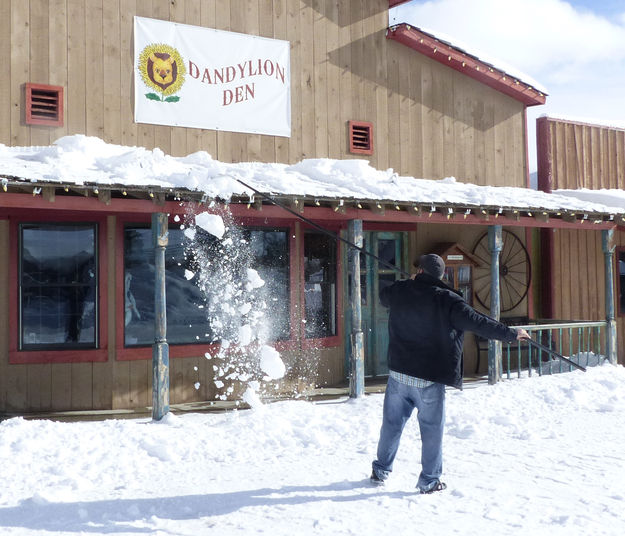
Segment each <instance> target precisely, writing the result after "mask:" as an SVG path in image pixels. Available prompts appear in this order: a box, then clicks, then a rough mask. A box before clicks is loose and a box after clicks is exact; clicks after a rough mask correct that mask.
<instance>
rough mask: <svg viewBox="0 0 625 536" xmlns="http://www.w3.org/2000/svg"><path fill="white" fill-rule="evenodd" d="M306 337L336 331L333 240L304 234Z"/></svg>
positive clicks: (333, 333) (322, 335) (334, 246)
mask: <svg viewBox="0 0 625 536" xmlns="http://www.w3.org/2000/svg"><path fill="white" fill-rule="evenodd" d="M304 277H305V283H304V293H305V299H304V303H305V318H306V328H305V334H306V338H319V337H329V336H331V335H336V240H334V239H332V238H331V237H329V236H327V235H325V234H321V233H316V232H312V231H310V232H306V233H305V234H304Z"/></svg>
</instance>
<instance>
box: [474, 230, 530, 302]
mask: <svg viewBox="0 0 625 536" xmlns="http://www.w3.org/2000/svg"><path fill="white" fill-rule="evenodd" d="M502 239H503V247H502V249H501V255H500V257H499V284H500V289H501V290H500V293H501V312H502V313H504V312H506V311H510V310H512V309H514V308H515V307H516V306H517V305H519V303H521V301H523V298H525V296H526V295H527V291H528V290H529V286H530V281H531V279H532V270H531V266H530V257H529V255H528V253H527V249H525V246H524V245H523V243H522V242H521V240H519V238H518V237H517V236H516V235H515V234H514V233H511V232H510V231H506V230H504V231H503V233H502ZM473 255H475V256H476V257H477V258H478V259H479V260H480V262H481V266H477V267H476V268H475V269H474V276H473V288H474V289H475V297H476V299H477V301H478V302H480V304H481V305H482V306H483V307H485V308H486V309H489V308H490V281H491V253H490V251H489V249H488V232H486V233H484V234H483V235H482V236H480V238H479V240H478V241H477V243H476V244H475V247H474V248H473Z"/></svg>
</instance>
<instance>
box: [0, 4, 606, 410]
mask: <svg viewBox="0 0 625 536" xmlns="http://www.w3.org/2000/svg"><path fill="white" fill-rule="evenodd" d="M397 3H398V2H396V1H395V2H393V1H391V2H387V1H386V0H374V1H364V0H351V1H348V2H336V1H330V0H321V1H313V0H278V1H273V2H269V1H266V0H231V1H228V0H215V1H204V0H25V1H21V0H20V1H17V0H14V1H10V2H2V4H1V5H0V24H1V25H2V32H1V35H2V37H0V51H1V52H2V53H3V57H5V58H10V61H5V62H3V64H2V66H1V67H0V69H2V76H1V77H0V86H1V87H0V143H3V144H5V145H9V146H47V145H50V144H52V143H53V142H55V140H57V139H59V138H61V137H63V136H66V135H75V134H85V135H87V136H95V137H98V138H101V139H102V140H104V141H105V142H107V143H112V144H118V145H126V146H139V147H145V148H148V149H152V148H157V147H158V148H160V149H161V150H162V151H163V152H164V153H166V154H171V155H173V156H182V155H187V154H190V153H193V152H196V151H200V150H201V151H206V152H208V153H209V154H210V155H212V157H213V158H214V159H216V160H219V161H222V162H281V163H296V162H298V161H300V160H302V159H306V158H332V159H351V158H366V159H367V160H368V161H369V162H370V164H371V165H372V166H373V167H374V168H377V169H387V168H393V169H394V170H395V171H396V172H397V173H399V174H400V175H407V176H413V177H422V178H427V179H441V178H445V177H452V176H453V177H458V178H459V179H461V180H462V181H465V182H470V183H473V184H476V185H481V186H515V187H527V186H528V184H529V176H528V164H527V128H528V126H527V120H526V108H527V106H530V105H538V104H541V103H544V101H545V95H543V94H542V93H541V92H540V90H538V89H536V88H534V87H532V86H531V85H528V84H526V83H524V82H523V81H522V80H518V79H515V78H514V77H510V76H509V75H507V74H506V73H505V72H503V71H499V70H498V69H497V68H496V67H495V66H492V65H489V64H485V63H483V62H482V61H480V60H479V58H476V57H474V56H471V55H470V54H467V53H465V52H464V51H462V50H460V49H457V48H455V47H454V46H453V45H452V44H450V43H446V42H444V41H440V40H438V39H436V37H435V36H432V35H429V34H427V33H425V32H422V31H420V30H419V29H417V28H413V27H411V26H409V25H406V24H402V25H398V26H396V27H393V28H389V27H388V9H389V5H390V6H392V5H394V4H397ZM135 16H139V17H147V18H153V19H159V20H164V21H171V22H176V23H183V24H189V25H195V26H202V27H206V28H215V29H219V30H226V31H231V32H239V33H243V34H248V35H258V36H264V37H270V38H275V39H280V40H284V41H288V42H289V43H290V63H291V65H290V73H291V136H290V137H281V136H270V135H263V134H241V133H236V132H226V131H216V130H202V129H194V128H183V127H170V126H156V125H148V124H141V123H135V121H134V119H133V117H134V115H133V112H134V110H133V92H134V87H133V81H132V80H133V76H132V73H133V70H134V65H133V19H134V17H135ZM29 83H30V84H35V85H43V86H44V88H45V86H54V87H55V88H62V92H61V93H60V102H58V103H57V104H58V105H59V106H60V110H58V111H60V112H61V113H62V120H61V121H58V122H57V124H54V125H52V124H47V125H41V124H32V122H31V121H28V114H29V112H28V110H27V108H28V107H27V104H28V103H27V101H28V99H29V97H28V96H27V89H28V88H27V87H25V86H26V84H29ZM36 89H37V88H36ZM57 95H59V94H58V93H57ZM351 122H358V124H364V125H366V127H367V128H368V131H367V135H368V139H369V141H370V142H371V143H372V147H370V148H369V149H370V150H369V151H368V152H365V153H363V152H362V151H354V144H353V141H354V139H353V131H351V130H350V125H351V124H352V123H351ZM0 176H2V177H4V179H5V181H4V182H3V185H4V186H5V188H4V192H0V252H2V253H1V254H0V285H1V288H2V292H0V321H1V322H0V324H1V325H2V326H3V327H2V331H1V332H0V333H1V337H0V412H3V413H20V412H21V413H24V412H32V411H47V410H97V409H105V410H106V409H124V408H135V407H146V406H149V405H150V402H151V400H152V395H151V383H152V372H151V362H150V358H151V352H150V348H149V347H148V346H141V345H137V344H134V343H132V341H131V342H130V343H129V338H128V337H129V336H128V329H127V318H128V315H129V316H130V318H131V319H132V313H128V307H129V301H128V299H129V298H128V293H127V289H128V286H127V285H128V283H127V275H128V270H129V268H128V266H130V264H129V263H130V261H129V258H128V253H127V250H128V247H129V246H128V244H129V243H132V237H131V238H128V237H129V233H131V234H132V233H135V234H134V235H133V236H135V238H136V236H138V235H140V232H141V229H143V228H147V227H149V224H150V218H151V215H152V214H153V213H156V212H166V213H168V214H169V218H170V224H171V225H172V228H174V227H175V226H176V222H177V221H179V217H182V216H184V214H186V213H187V211H188V210H192V211H196V212H197V211H201V207H200V201H201V200H200V198H199V197H198V196H196V195H194V194H192V193H189V192H187V194H188V196H187V197H186V201H188V204H187V205H186V206H185V207H181V204H180V201H179V199H177V195H178V194H175V193H174V194H172V193H171V192H170V193H168V192H161V193H160V194H157V195H156V196H155V195H154V193H153V192H152V191H148V190H145V189H144V190H141V189H136V190H135V191H128V192H126V191H122V190H123V189H122V188H118V187H109V188H107V187H103V186H100V187H99V189H98V185H83V186H81V187H79V188H72V187H65V188H64V187H60V186H59V185H54V184H53V185H50V184H45V183H42V184H33V183H28V182H25V181H21V180H19V179H20V177H10V176H9V177H7V176H6V174H4V173H3V170H1V169H0ZM33 188H35V190H37V191H36V192H35V191H33ZM33 193H35V194H36V195H33ZM282 201H284V202H285V203H291V206H296V205H297V203H295V202H296V201H297V199H283V200H282ZM314 201H315V200H313V199H305V200H302V202H301V204H300V205H299V208H298V209H297V210H299V211H300V212H301V213H302V214H303V215H305V216H306V217H308V218H310V219H313V220H315V221H316V222H317V223H319V224H321V225H323V226H324V227H327V228H329V229H331V230H333V231H335V232H338V233H342V234H343V235H344V236H345V233H346V230H347V225H348V222H349V221H350V220H353V219H360V220H362V221H363V222H364V230H365V239H366V240H367V241H368V243H369V244H372V245H373V250H374V251H375V252H376V253H377V254H383V255H386V256H388V257H389V258H392V259H393V262H394V263H395V264H397V265H398V266H401V267H402V268H403V269H404V270H407V271H409V270H410V265H411V261H412V260H413V259H414V258H415V256H416V255H418V254H420V253H423V252H427V251H431V250H434V249H437V248H447V249H448V250H449V251H452V249H449V248H453V247H456V248H460V249H454V250H453V251H455V253H454V254H452V256H453V255H455V256H456V257H455V258H457V257H458V251H462V250H464V251H466V252H474V251H475V248H476V247H477V246H478V245H479V243H480V242H481V241H483V239H484V236H485V233H486V231H487V228H488V226H489V225H493V224H494V223H495V222H496V221H497V222H499V223H501V222H502V220H504V222H503V225H504V226H505V227H506V230H507V231H508V232H509V233H510V236H511V237H512V238H511V240H516V241H518V242H519V244H521V246H522V248H523V249H524V250H526V251H529V252H530V254H531V251H532V248H531V238H532V231H531V229H530V228H532V227H547V226H550V225H552V224H550V223H549V217H548V216H545V217H543V218H542V219H540V218H537V217H536V215H532V214H529V213H528V214H517V211H514V214H512V211H511V213H510V214H508V216H509V217H508V218H504V217H502V219H501V220H496V218H498V217H499V215H500V213H497V210H496V208H495V209H493V207H483V208H482V209H481V210H475V209H473V211H471V210H470V209H467V211H466V212H465V213H464V216H463V215H462V212H458V211H456V212H455V215H456V217H455V218H453V217H451V216H452V214H454V209H452V208H451V207H445V208H444V209H443V208H441V207H439V208H438V209H434V210H431V211H430V210H427V211H426V210H417V209H415V211H414V212H412V213H410V212H409V210H408V209H412V208H414V207H412V206H402V207H400V206H397V207H391V206H387V207H386V210H385V207H384V206H376V204H373V205H371V206H368V207H364V208H363V207H357V206H351V207H343V206H338V205H337V204H336V203H335V202H334V201H333V200H325V201H323V202H322V203H318V202H314ZM247 204H248V200H247V199H234V200H233V202H232V203H231V205H230V209H231V211H232V215H233V218H234V221H235V222H237V223H238V224H240V225H241V226H242V227H247V228H248V229H250V232H252V231H253V230H260V231H259V232H261V234H262V233H265V234H263V237H266V236H267V234H268V233H277V234H280V236H281V237H282V238H281V240H283V242H282V244H283V246H284V251H285V252H286V253H285V254H284V256H282V257H281V258H282V260H283V265H282V266H281V267H280V269H282V270H283V271H282V272H281V273H283V274H286V275H284V277H285V278H286V279H285V280H286V281H288V285H287V287H288V290H287V291H286V294H285V300H286V302H287V303H288V311H287V312H286V313H285V314H286V317H287V319H288V324H289V326H288V327H287V328H285V330H286V331H285V333H284V334H283V336H282V337H280V338H279V340H277V341H276V343H275V345H276V347H277V348H278V349H279V350H280V351H281V353H282V356H283V359H284V360H285V362H286V363H287V365H288V367H289V370H290V374H288V375H287V378H286V379H285V380H283V382H282V384H281V386H280V387H279V390H283V391H285V392H288V391H289V390H290V389H292V388H293V385H295V386H296V387H297V385H296V384H298V383H307V384H308V383H310V384H317V385H335V384H339V383H341V382H343V381H344V380H345V378H346V374H347V370H346V354H347V353H348V351H349V337H348V332H347V328H346V323H345V318H346V315H347V314H348V307H349V304H348V301H347V299H346V295H347V289H348V278H347V271H346V262H347V261H346V259H347V253H346V248H345V247H344V245H342V244H341V243H336V244H330V243H327V241H326V242H323V240H321V239H320V238H319V236H318V235H316V234H315V233H314V232H313V231H314V229H311V228H310V227H309V226H307V225H306V224H305V223H303V222H301V221H299V220H298V218H297V217H294V216H292V215H289V214H288V213H285V211H283V210H281V209H280V208H278V207H275V206H272V205H270V204H268V203H264V204H261V205H259V206H257V207H255V208H253V209H252V210H249V209H248V208H247V206H246V205H247ZM378 205H379V204H378ZM189 207H192V208H189ZM456 209H457V207H456ZM502 216H504V215H502ZM552 217H556V216H555V214H553V215H552ZM558 221H559V220H558ZM552 222H553V220H552ZM561 224H562V227H563V228H568V227H569V226H571V225H573V224H571V223H570V222H568V223H567V222H564V221H562V222H561ZM76 225H82V226H83V227H84V228H81V231H84V232H86V233H87V235H86V236H88V237H89V238H88V240H90V242H89V243H90V244H91V246H92V249H93V252H94V253H93V255H92V258H91V261H90V262H91V266H92V268H93V269H97V274H98V278H97V281H98V283H97V286H96V287H95V289H92V291H93V292H95V293H96V294H97V295H98V297H99V299H98V300H97V301H96V302H95V304H94V307H95V309H96V312H97V314H94V318H97V323H96V325H95V327H94V329H93V333H92V340H91V339H90V341H89V343H88V344H87V345H86V346H85V347H84V348H82V347H80V345H74V346H72V345H70V346H69V347H63V344H61V345H60V346H61V347H46V345H45V344H44V345H39V344H38V342H37V338H36V335H37V334H36V333H35V334H34V335H33V337H34V338H33V339H32V340H31V339H28V337H26V335H25V332H24V323H25V321H24V314H23V303H22V302H21V301H20V300H22V298H21V296H22V294H21V292H22V290H20V289H21V287H19V286H18V281H21V282H22V283H23V280H22V279H20V278H22V276H23V274H25V273H27V272H28V269H27V263H26V261H27V259H26V256H25V254H24V252H25V247H24V244H25V243H26V241H27V239H28V236H27V234H28V232H30V231H32V230H34V231H42V230H43V231H47V230H50V229H51V227H53V228H54V230H55V231H66V230H67V227H71V226H76ZM602 225H603V227H607V226H610V225H612V224H611V223H610V222H608V221H606V222H604V223H602ZM565 232H568V231H562V233H563V234H564V233H565ZM276 236H277V235H276ZM593 236H594V235H593ZM39 240H40V238H39ZM587 240H594V238H590V237H589V238H587ZM319 252H323V255H322V254H321V253H319ZM460 256H461V255H460ZM599 258H600V257H599ZM311 259H312V260H311ZM313 261H319V262H320V263H321V265H322V267H323V273H324V278H325V279H324V280H322V281H321V283H322V285H321V286H320V287H319V288H326V287H325V286H324V285H327V288H331V289H332V291H331V293H332V296H331V298H328V300H329V301H328V303H331V304H332V305H331V311H330V312H329V313H328V315H329V317H331V318H332V320H328V321H327V322H326V324H324V326H325V328H324V329H325V331H324V330H321V331H319V332H315V331H314V330H311V331H307V328H306V327H305V325H306V324H305V322H304V321H305V320H306V319H307V317H306V315H307V314H308V313H307V303H306V292H307V289H309V288H310V287H309V285H313V286H314V285H316V284H317V281H315V280H313V279H308V277H309V275H310V273H311V271H312V270H309V269H308V268H309V266H308V264H307V263H310V262H313ZM530 262H531V261H530V260H529V259H528V261H527V269H528V271H529V263H530ZM363 263H364V264H363V266H362V269H363V273H364V274H365V277H364V278H363V291H364V293H365V296H368V298H367V299H368V300H369V301H367V303H368V304H369V305H370V307H365V308H364V311H363V317H364V320H365V322H366V323H367V322H368V326H369V327H368V328H367V329H369V330H370V331H371V330H374V331H375V333H374V332H373V331H372V333H374V335H375V336H373V335H372V336H371V337H370V339H369V341H368V344H369V345H370V347H369V350H368V356H367V357H366V359H367V360H368V361H367V373H368V374H369V375H372V376H380V375H384V374H385V355H384V349H383V346H384V333H385V324H384V322H385V315H384V312H383V311H381V310H380V308H379V307H376V306H375V302H376V300H377V292H376V291H377V289H378V288H379V285H380V284H381V282H384V281H386V282H388V281H389V280H392V279H394V278H397V277H399V275H398V274H396V273H388V272H387V271H385V270H384V268H383V267H381V266H380V265H378V264H370V265H367V264H366V261H363ZM274 268H275V267H274ZM460 272H461V270H460V268H459V267H458V268H457V270H456V271H455V272H454V271H453V270H452V271H451V272H450V278H452V282H454V284H466V281H463V280H461V278H462V277H464V276H460V275H459V274H460ZM328 274H329V275H328ZM459 277H460V279H458V278H459ZM22 283H20V284H22ZM529 284H530V283H529V280H528V286H529ZM315 288H317V287H315ZM467 288H469V289H470V290H469V299H470V300H471V301H473V302H474V304H475V305H476V306H478V307H480V308H482V309H483V310H487V309H488V307H482V306H481V305H480V303H479V297H476V292H477V290H476V289H475V288H471V287H470V286H469V287H467ZM528 290H530V292H527V291H528ZM518 298H519V299H514V300H512V301H513V303H512V304H511V307H510V309H509V310H508V311H507V314H509V315H510V316H516V317H529V316H533V315H534V303H533V299H532V293H531V289H529V288H526V289H525V292H523V293H522V294H519V296H518ZM598 300H599V298H598ZM324 303H325V302H324ZM580 303H581V302H580ZM324 307H325V306H324ZM328 307H329V306H328ZM597 307H600V303H599V301H597ZM324 311H325V310H324ZM325 312H328V311H325ZM565 312H566V311H565ZM563 314H564V313H563ZM571 314H573V312H571ZM94 322H95V321H94ZM328 326H331V327H328ZM326 328H328V329H326ZM63 329H69V328H63ZM139 331H140V330H138V332H139ZM66 335H67V333H64V336H66ZM208 350H210V345H208V344H207V345H201V344H200V345H198V344H186V343H180V344H172V345H171V349H170V356H171V403H173V404H175V403H187V402H201V401H207V400H214V399H215V398H216V397H219V396H222V395H224V392H225V391H224V390H222V388H218V387H216V385H215V382H214V381H213V376H214V371H213V363H211V362H209V361H207V360H206V359H205V358H204V353H205V352H206V351H208ZM475 363H476V356H475V351H474V349H473V347H472V345H471V344H470V343H468V344H467V369H468V370H473V368H474V366H475ZM482 371H483V370H482ZM195 384H199V388H196V387H195V386H194V385H195ZM300 387H301V386H300ZM230 394H231V395H232V396H236V395H237V392H235V393H234V394H232V393H230Z"/></svg>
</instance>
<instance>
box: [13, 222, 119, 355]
mask: <svg viewBox="0 0 625 536" xmlns="http://www.w3.org/2000/svg"><path fill="white" fill-rule="evenodd" d="M56 216H58V215H57V214H53V215H52V216H50V215H45V214H38V216H37V217H36V218H24V217H23V216H22V218H19V219H16V218H11V222H10V226H9V236H10V239H9V255H10V257H9V258H10V263H9V281H11V285H9V287H10V290H9V324H10V330H9V363H10V364H20V363H91V362H104V361H107V360H108V276H107V273H108V270H107V266H108V250H107V245H106V244H107V226H106V219H104V218H103V217H102V216H101V215H96V217H94V215H93V214H74V215H73V216H72V217H66V218H63V219H62V220H59V219H58V217H56ZM26 222H28V223H33V222H44V223H51V222H55V223H74V222H87V223H91V222H95V223H97V224H98V260H99V262H98V270H99V277H98V279H99V281H98V293H99V308H100V310H99V317H98V322H99V326H97V327H98V330H99V341H100V346H99V348H96V349H80V350H74V349H72V350H28V351H20V350H18V338H19V334H18V330H19V318H18V308H19V303H18V301H19V295H18V291H17V287H18V284H17V283H18V271H19V270H18V263H19V258H18V241H19V237H18V233H19V227H18V226H19V224H20V223H26Z"/></svg>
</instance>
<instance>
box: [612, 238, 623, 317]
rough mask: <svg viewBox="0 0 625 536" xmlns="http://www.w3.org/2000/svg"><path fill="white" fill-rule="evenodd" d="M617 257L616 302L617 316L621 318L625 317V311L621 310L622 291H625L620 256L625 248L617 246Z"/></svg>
mask: <svg viewBox="0 0 625 536" xmlns="http://www.w3.org/2000/svg"><path fill="white" fill-rule="evenodd" d="M615 252H616V255H615V259H616V262H615V263H614V264H615V270H616V296H615V300H614V301H615V302H616V315H617V316H619V317H625V310H621V300H620V298H621V291H624V292H625V289H621V274H620V269H619V254H620V253H625V246H617V247H616V249H615Z"/></svg>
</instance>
